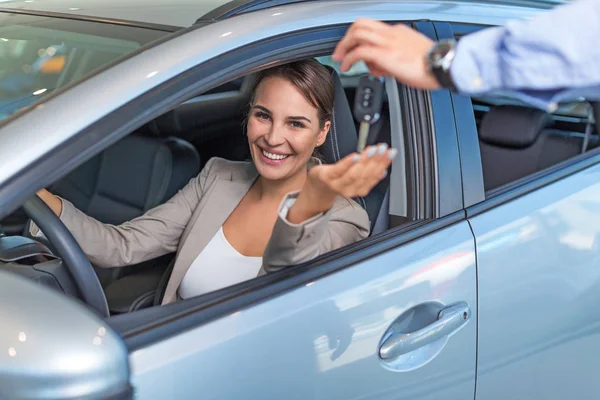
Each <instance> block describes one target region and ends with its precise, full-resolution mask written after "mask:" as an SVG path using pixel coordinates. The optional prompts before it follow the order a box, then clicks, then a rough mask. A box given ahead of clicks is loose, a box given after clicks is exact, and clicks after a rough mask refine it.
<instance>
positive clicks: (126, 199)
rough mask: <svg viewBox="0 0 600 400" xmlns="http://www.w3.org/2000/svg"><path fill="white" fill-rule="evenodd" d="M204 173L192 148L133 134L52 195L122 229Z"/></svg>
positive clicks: (73, 174)
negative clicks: (130, 221) (124, 223)
mask: <svg viewBox="0 0 600 400" xmlns="http://www.w3.org/2000/svg"><path fill="white" fill-rule="evenodd" d="M199 172H200V157H199V155H198V152H197V151H196V149H195V148H194V147H193V146H192V145H190V144H189V143H187V142H185V141H183V140H180V139H176V138H166V139H162V138H153V137H142V136H135V135H129V136H127V137H125V138H124V139H122V140H121V141H119V142H118V143H116V144H115V145H113V146H111V147H110V148H108V149H107V150H105V151H104V152H103V153H101V154H99V155H98V156H96V157H94V158H92V159H91V160H89V161H88V162H86V163H85V164H83V165H82V166H80V167H79V168H77V169H75V170H74V171H73V172H71V173H70V174H69V175H67V176H66V177H65V178H63V179H62V180H60V181H59V182H57V183H56V184H54V185H53V186H52V188H51V190H52V191H53V193H55V194H57V195H59V196H61V197H64V198H65V199H67V200H69V201H71V202H72V203H73V204H74V205H75V206H76V207H77V208H78V209H80V210H82V211H83V212H85V213H86V214H88V215H90V216H92V217H94V218H96V219H98V220H99V221H102V222H105V223H111V224H120V223H122V222H125V221H128V220H130V219H132V218H135V217H137V216H140V215H142V214H143V213H144V212H146V211H147V210H149V209H151V208H153V207H155V206H157V205H159V204H161V203H163V202H165V201H166V200H168V199H169V198H171V197H172V196H173V195H174V194H175V193H176V192H177V191H178V190H179V189H181V188H182V187H183V186H184V185H185V184H186V183H187V182H188V181H189V180H190V179H191V178H193V177H194V176H196V175H198V173H199Z"/></svg>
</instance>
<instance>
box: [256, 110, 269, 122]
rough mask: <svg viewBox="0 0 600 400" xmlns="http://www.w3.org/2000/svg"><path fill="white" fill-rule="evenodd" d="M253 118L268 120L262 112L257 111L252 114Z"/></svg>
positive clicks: (267, 116) (266, 115)
mask: <svg viewBox="0 0 600 400" xmlns="http://www.w3.org/2000/svg"><path fill="white" fill-rule="evenodd" d="M254 116H255V117H256V118H258V119H262V120H268V119H269V115H268V114H266V113H264V112H262V111H257V112H255V113H254Z"/></svg>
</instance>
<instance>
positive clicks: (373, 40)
mask: <svg viewBox="0 0 600 400" xmlns="http://www.w3.org/2000/svg"><path fill="white" fill-rule="evenodd" d="M383 43H385V37H384V36H383V35H381V33H380V32H378V31H373V30H371V29H367V28H356V29H354V30H352V31H351V32H348V34H346V36H344V37H343V38H342V40H340V42H339V43H338V45H337V47H336V50H335V51H334V53H333V59H334V60H336V61H340V60H342V59H343V58H344V56H345V55H347V54H348V52H350V51H351V50H352V49H354V48H355V47H357V46H362V45H372V46H381V45H382V44H383ZM338 58H339V59H338Z"/></svg>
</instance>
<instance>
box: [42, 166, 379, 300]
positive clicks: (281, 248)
mask: <svg viewBox="0 0 600 400" xmlns="http://www.w3.org/2000/svg"><path fill="white" fill-rule="evenodd" d="M257 178H258V172H257V171H256V168H255V167H254V164H252V163H250V162H234V161H228V160H224V159H221V158H213V159H211V160H209V162H208V163H207V164H206V166H205V167H204V169H203V170H202V172H201V173H200V175H199V176H197V177H196V178H193V179H192V180H190V182H189V183H188V184H187V185H186V186H185V187H184V188H183V189H181V190H180V191H179V192H178V193H177V194H176V195H175V196H173V198H171V199H170V200H169V201H167V202H166V203H165V204H162V205H160V206H158V207H155V208H153V209H151V210H149V211H148V212H146V213H145V214H144V215H142V216H140V217H138V218H135V219H133V220H131V221H129V222H125V223H123V224H121V225H119V226H114V225H109V224H103V223H101V222H99V221H97V220H95V219H93V218H91V217H89V216H87V215H85V214H84V213H83V212H81V211H79V210H78V209H76V208H75V206H74V205H73V204H72V203H70V202H69V201H67V200H64V199H63V211H62V214H61V216H60V219H61V220H62V222H63V223H64V224H65V225H66V227H67V228H68V229H69V230H70V231H71V233H72V234H73V236H74V237H75V239H76V240H77V242H78V243H79V245H80V246H81V248H82V250H83V252H84V253H85V254H86V256H87V257H88V258H89V260H90V261H91V262H92V263H93V264H95V265H96V266H99V267H108V268H110V267H120V266H124V265H130V264H137V263H140V262H142V261H146V260H150V259H153V258H156V257H159V256H161V255H164V254H167V253H172V252H176V259H175V265H174V267H173V272H172V274H171V277H170V280H169V282H168V284H167V288H166V291H165V296H164V298H163V301H162V304H167V303H170V302H173V301H175V300H176V299H177V289H178V288H179V285H180V284H181V281H182V280H183V277H184V276H185V274H186V272H187V270H188V269H189V268H190V266H191V265H192V262H193V261H194V260H195V259H196V257H197V256H198V255H199V254H200V252H201V251H202V250H203V249H204V247H205V246H206V245H207V244H208V242H209V241H210V240H211V239H212V237H213V236H214V235H215V234H216V233H217V232H218V230H219V228H220V227H221V226H222V225H223V223H225V221H226V220H227V218H228V217H229V215H230V214H231V213H232V212H233V210H234V209H235V208H236V207H237V205H238V203H239V202H240V201H241V200H242V198H243V197H244V195H245V194H246V193H247V192H248V190H249V189H250V187H251V186H252V184H253V183H254V182H255V180H256V179H257ZM289 196H295V193H291V194H288V195H287V196H286V198H285V199H284V200H283V201H285V200H286V199H287V198H289ZM282 204H283V202H282ZM369 227H370V224H369V218H368V216H367V213H366V212H365V210H364V209H363V208H361V207H360V206H359V205H358V204H357V203H355V202H354V201H351V200H347V199H345V198H342V197H339V198H338V199H337V200H336V202H335V204H334V205H333V207H332V208H331V209H330V210H329V211H328V212H326V213H324V214H322V215H317V216H315V217H313V218H311V219H309V220H307V221H304V222H303V223H301V224H291V223H289V222H288V221H286V220H285V219H284V218H281V217H279V218H278V220H277V222H276V223H275V226H274V228H273V233H272V235H271V239H270V240H269V243H268V244H267V247H266V249H265V252H264V255H263V265H262V268H261V271H260V273H259V275H261V274H263V273H265V272H272V271H276V270H279V269H281V268H283V267H286V266H289V265H294V264H299V263H302V262H305V261H309V260H311V259H313V258H314V257H316V256H318V255H320V254H323V253H326V252H328V251H331V250H334V249H336V248H339V247H342V246H344V245H347V244H350V243H354V242H356V241H358V240H360V239H363V238H365V237H367V236H368V235H369ZM36 230H37V228H36V227H33V232H32V233H35V231H36Z"/></svg>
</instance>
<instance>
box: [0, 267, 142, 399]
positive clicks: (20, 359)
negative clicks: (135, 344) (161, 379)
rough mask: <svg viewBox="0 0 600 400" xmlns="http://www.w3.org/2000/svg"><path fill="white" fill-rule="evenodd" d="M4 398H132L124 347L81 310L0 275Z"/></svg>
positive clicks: (0, 374)
mask: <svg viewBox="0 0 600 400" xmlns="http://www.w3.org/2000/svg"><path fill="white" fill-rule="evenodd" d="M0 321H2V322H1V324H0V398H2V399H15V400H21V399H23V400H24V399H27V400H50V399H52V400H66V399H76V398H77V399H79V398H82V399H86V400H87V399H89V400H96V399H98V400H99V399H111V400H129V399H132V398H133V389H132V387H131V386H130V383H129V382H130V381H129V378H130V370H129V358H128V352H127V348H126V347H125V343H124V342H123V340H122V339H121V338H120V337H119V335H118V334H117V333H116V332H114V331H113V330H112V329H111V328H110V327H109V326H108V325H107V324H106V323H105V322H104V321H103V320H102V319H101V318H99V317H98V316H97V315H96V314H94V313H93V312H92V311H90V310H88V309H86V308H85V306H83V305H82V304H79V303H78V302H76V301H74V300H73V299H70V298H67V297H66V296H64V295H62V294H60V293H58V292H56V291H53V290H51V289H48V288H46V287H43V286H41V285H37V284H35V283H34V282H33V281H30V280H27V279H25V278H22V277H19V276H16V275H13V274H10V273H7V272H5V271H0Z"/></svg>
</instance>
